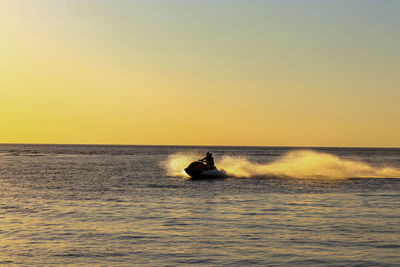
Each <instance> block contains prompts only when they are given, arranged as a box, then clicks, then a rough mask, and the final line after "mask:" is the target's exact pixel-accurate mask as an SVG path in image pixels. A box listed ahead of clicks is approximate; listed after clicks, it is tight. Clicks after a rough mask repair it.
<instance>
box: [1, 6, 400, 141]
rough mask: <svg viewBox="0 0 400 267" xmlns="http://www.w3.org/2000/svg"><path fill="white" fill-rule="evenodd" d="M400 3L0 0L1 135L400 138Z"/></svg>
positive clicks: (150, 138)
mask: <svg viewBox="0 0 400 267" xmlns="http://www.w3.org/2000/svg"><path fill="white" fill-rule="evenodd" d="M399 14H400V1H397V0H392V1H390V0H375V1H371V0H358V1H356V0H336V1H330V0H329V1H328V0H315V1H307V0H304V1H295V0H292V1H288V0H276V1H259V0H258V1H257V0H254V1H247V0H246V1H238V0H231V1H227V0H225V1H224V0H220V1H218V0H197V1H195V0H193V1H188V0H182V1H173V0H168V1H167V0H166V1H150V0H143V1H126V0H121V1H103V0H79V1H78V0H57V1H55V0H48V1H45V0H35V1H30V0H26V1H20V0H12V1H10V0H0V143H8V142H10V143H88V144H90V143H92V144H163V145H167V144H177V145H185V144H186V145H265V146H269V145H271V146H275V145H278V146H280V145H282V146H385V147H400V105H399V100H400V73H399V72H400V16H399Z"/></svg>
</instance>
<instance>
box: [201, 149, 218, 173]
mask: <svg viewBox="0 0 400 267" xmlns="http://www.w3.org/2000/svg"><path fill="white" fill-rule="evenodd" d="M200 161H202V162H203V161H205V162H206V164H207V167H208V168H209V169H210V170H212V169H214V168H215V166H214V158H213V156H212V154H211V153H210V152H207V156H206V157H205V158H204V159H201V160H200Z"/></svg>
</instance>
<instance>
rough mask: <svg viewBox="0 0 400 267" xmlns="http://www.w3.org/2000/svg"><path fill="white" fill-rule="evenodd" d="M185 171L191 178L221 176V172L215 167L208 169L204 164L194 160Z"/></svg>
mask: <svg viewBox="0 0 400 267" xmlns="http://www.w3.org/2000/svg"><path fill="white" fill-rule="evenodd" d="M185 172H186V173H187V174H189V176H190V177H191V178H192V179H215V178H223V177H224V175H223V173H222V172H220V171H218V169H217V168H215V167H214V168H213V169H210V168H209V167H208V166H207V165H206V164H204V163H202V162H200V161H195V162H192V163H191V164H190V165H189V166H188V167H187V168H186V169H185Z"/></svg>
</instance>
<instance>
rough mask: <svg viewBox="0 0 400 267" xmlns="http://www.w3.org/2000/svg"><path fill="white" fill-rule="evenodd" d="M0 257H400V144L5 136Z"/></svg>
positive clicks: (139, 262) (335, 261)
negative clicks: (205, 175) (205, 168)
mask: <svg viewBox="0 0 400 267" xmlns="http://www.w3.org/2000/svg"><path fill="white" fill-rule="evenodd" d="M207 151H210V152H212V153H213V155H214V158H215V160H216V165H217V167H218V168H219V169H223V170H224V171H225V172H227V174H228V176H229V178H225V179H216V180H201V181H193V180H189V179H188V178H187V177H186V176H185V175H184V174H183V173H182V168H183V167H185V166H186V165H187V164H189V163H190V161H192V160H195V159H197V158H199V157H201V156H203V155H204V154H205V152H207ZM0 264H2V265H14V266H15V265H23V266H32V265H36V266H45V265H51V266H55V265H74V266H77V265H93V266H191V265H193V266H207V265H211V266H400V149H372V148H291V147H175V146H81V145H76V146H72V145H6V144H4V145H0Z"/></svg>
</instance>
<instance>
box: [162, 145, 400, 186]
mask: <svg viewBox="0 0 400 267" xmlns="http://www.w3.org/2000/svg"><path fill="white" fill-rule="evenodd" d="M201 157H202V154H200V153H182V152H179V153H175V154H171V155H169V157H168V158H167V160H165V161H164V162H162V163H161V166H162V167H164V169H165V170H166V173H167V174H168V175H170V176H183V177H187V174H186V173H185V172H184V171H183V169H184V168H186V167H187V165H189V163H190V162H192V161H195V160H197V159H199V158H201ZM216 166H217V168H218V169H219V170H222V171H224V172H225V173H226V174H227V175H228V177H237V178H252V177H266V178H292V179H321V180H322V179H323V180H327V179H331V180H335V179H347V178H400V169H398V168H394V167H374V166H371V165H369V164H367V163H364V162H360V161H353V160H347V159H341V158H339V157H338V156H335V155H331V154H328V153H321V152H316V151H312V150H298V151H292V152H288V153H287V154H285V155H283V156H282V157H280V158H278V159H277V160H275V161H272V162H267V163H264V164H259V163H253V162H251V161H249V160H248V159H247V158H245V157H236V156H223V157H222V158H221V159H220V160H217V161H216Z"/></svg>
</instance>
